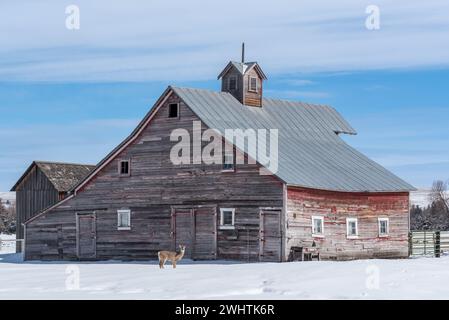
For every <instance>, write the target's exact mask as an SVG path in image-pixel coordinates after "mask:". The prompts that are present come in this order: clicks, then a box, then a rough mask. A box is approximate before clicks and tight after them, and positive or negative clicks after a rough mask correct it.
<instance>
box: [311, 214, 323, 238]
mask: <svg viewBox="0 0 449 320" xmlns="http://www.w3.org/2000/svg"><path fill="white" fill-rule="evenodd" d="M312 236H314V237H323V236H324V217H319V216H313V217H312Z"/></svg>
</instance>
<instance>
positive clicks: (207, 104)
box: [172, 87, 414, 192]
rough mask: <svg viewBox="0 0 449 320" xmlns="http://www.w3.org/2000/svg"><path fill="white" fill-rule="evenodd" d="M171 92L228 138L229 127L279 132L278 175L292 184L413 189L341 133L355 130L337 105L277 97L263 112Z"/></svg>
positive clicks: (210, 95) (218, 97) (223, 97)
mask: <svg viewBox="0 0 449 320" xmlns="http://www.w3.org/2000/svg"><path fill="white" fill-rule="evenodd" d="M172 89H173V90H174V92H175V93H176V94H178V95H179V96H180V98H181V99H182V100H183V101H184V102H185V103H186V104H187V105H188V106H189V107H190V108H191V109H192V110H193V112H195V113H196V115H197V116H198V117H199V118H201V120H202V121H203V122H204V123H205V124H206V125H207V126H208V127H209V128H214V129H217V130H218V131H219V132H221V133H223V134H224V130H225V129H237V128H239V129H243V130H245V129H255V130H257V129H278V132H279V159H278V161H279V164H278V171H277V172H276V173H275V174H276V175H277V176H278V177H279V178H280V179H282V180H283V181H284V182H285V183H287V184H289V185H295V186H301V187H306V188H314V189H322V190H334V191H347V192H393V191H409V190H414V187H412V186H411V185H410V184H408V183H407V182H405V181H403V180H401V179H400V178H398V177H397V176H395V175H394V174H393V173H391V172H389V171H388V170H386V169H385V168H383V167H382V166H380V165H379V164H377V163H376V162H374V161H373V160H371V159H369V158H368V157H366V156H365V155H363V154H362V153H360V152H358V151H357V150H355V149H354V148H352V147H351V146H349V145H348V144H347V143H346V142H345V141H343V140H342V139H341V138H340V137H339V136H338V135H337V133H347V134H356V132H355V130H354V129H353V128H352V127H351V126H350V125H349V124H348V123H347V122H346V120H345V119H343V118H342V117H341V115H340V114H339V113H338V112H337V111H336V110H335V109H334V108H332V107H329V106H324V105H311V104H307V103H301V102H292V101H284V100H275V99H263V102H262V104H263V107H262V108H258V107H247V106H244V105H242V104H241V103H240V102H239V101H238V100H236V99H235V98H234V97H233V96H232V95H231V94H229V93H227V92H216V91H209V90H201V89H188V88H176V87H172ZM245 151H248V153H249V155H250V156H252V157H254V158H255V156H256V155H252V154H251V153H250V151H249V150H245Z"/></svg>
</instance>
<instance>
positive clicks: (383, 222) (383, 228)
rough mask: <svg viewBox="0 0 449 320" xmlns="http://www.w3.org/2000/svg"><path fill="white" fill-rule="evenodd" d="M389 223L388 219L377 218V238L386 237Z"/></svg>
mask: <svg viewBox="0 0 449 320" xmlns="http://www.w3.org/2000/svg"><path fill="white" fill-rule="evenodd" d="M388 229H389V223H388V218H379V237H386V236H388Z"/></svg>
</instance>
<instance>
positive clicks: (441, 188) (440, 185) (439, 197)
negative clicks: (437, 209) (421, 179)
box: [430, 180, 449, 213]
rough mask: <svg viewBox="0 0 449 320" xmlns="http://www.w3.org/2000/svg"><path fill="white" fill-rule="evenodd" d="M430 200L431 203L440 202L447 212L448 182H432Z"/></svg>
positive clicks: (448, 205) (448, 207)
mask: <svg viewBox="0 0 449 320" xmlns="http://www.w3.org/2000/svg"><path fill="white" fill-rule="evenodd" d="M430 200H431V201H432V202H433V203H437V204H441V205H443V206H444V208H445V209H446V212H448V213H449V191H448V182H444V181H442V180H436V181H434V182H433V185H432V191H431V192H430Z"/></svg>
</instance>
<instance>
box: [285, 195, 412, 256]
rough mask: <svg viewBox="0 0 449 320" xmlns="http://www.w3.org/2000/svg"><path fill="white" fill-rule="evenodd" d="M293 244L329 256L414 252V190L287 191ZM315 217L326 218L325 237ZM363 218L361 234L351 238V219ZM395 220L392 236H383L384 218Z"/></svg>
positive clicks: (401, 254)
mask: <svg viewBox="0 0 449 320" xmlns="http://www.w3.org/2000/svg"><path fill="white" fill-rule="evenodd" d="M287 196H288V200H287V216H286V219H287V221H286V225H287V239H286V242H287V246H286V255H288V253H289V251H290V248H291V247H292V246H311V245H312V242H313V241H315V243H316V245H317V246H318V248H320V252H321V255H322V257H323V258H324V259H339V260H344V259H357V258H403V257H407V256H408V231H409V224H408V221H409V220H408V217H409V194H408V193H377V194H372V193H344V192H328V191H319V190H312V189H302V188H290V187H289V188H288V191H287ZM312 216H323V217H324V237H323V238H319V237H312ZM348 217H353V218H357V219H358V231H359V236H358V238H357V239H347V237H346V218H348ZM379 217H385V218H389V224H390V230H389V231H390V232H389V236H388V237H379V234H378V218H379Z"/></svg>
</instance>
